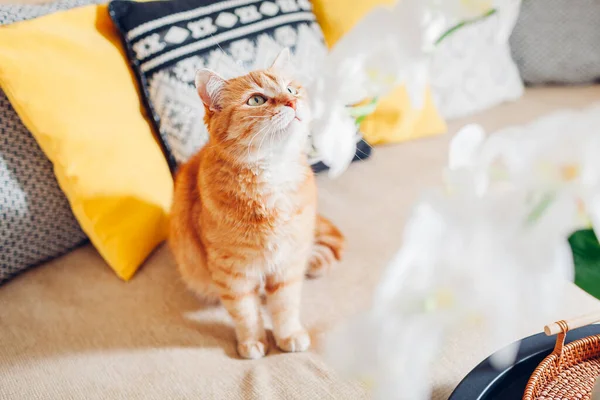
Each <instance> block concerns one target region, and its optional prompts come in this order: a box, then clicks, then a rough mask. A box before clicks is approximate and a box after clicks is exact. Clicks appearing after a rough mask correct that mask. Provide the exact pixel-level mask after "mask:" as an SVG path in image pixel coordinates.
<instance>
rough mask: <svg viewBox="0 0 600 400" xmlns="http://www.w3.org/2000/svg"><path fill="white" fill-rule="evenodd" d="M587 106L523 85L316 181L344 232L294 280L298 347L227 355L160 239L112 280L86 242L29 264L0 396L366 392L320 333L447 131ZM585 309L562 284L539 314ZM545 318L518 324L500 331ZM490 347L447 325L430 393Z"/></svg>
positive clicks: (5, 314)
mask: <svg viewBox="0 0 600 400" xmlns="http://www.w3.org/2000/svg"><path fill="white" fill-rule="evenodd" d="M599 100H600V86H582V87H546V88H529V89H527V90H526V92H525V95H524V96H523V97H522V98H521V99H520V100H518V101H516V102H512V103H506V104H503V105H501V106H498V107H495V108H493V109H490V110H488V111H485V112H482V113H480V114H478V115H475V116H473V117H469V118H463V119H460V120H454V121H452V122H451V123H450V124H449V132H448V134H446V135H442V136H438V137H435V138H429V139H423V140H418V141H413V142H408V143H405V144H401V145H390V146H382V147H378V148H377V151H376V152H374V154H373V156H372V158H371V159H370V160H368V161H365V162H363V163H355V164H353V165H352V166H351V167H350V169H349V170H348V171H347V172H346V173H345V174H344V175H342V176H341V177H340V178H338V179H335V180H330V179H329V178H328V177H327V176H319V177H318V186H319V207H320V209H321V212H322V213H323V214H324V215H326V216H327V217H329V218H331V219H332V220H333V221H335V222H336V223H337V224H339V226H340V227H341V229H342V230H343V232H344V233H345V234H346V236H347V239H348V250H347V253H346V254H345V258H344V260H343V262H342V263H341V264H340V265H339V266H338V267H337V268H336V269H335V270H334V271H332V272H331V273H330V274H329V275H327V276H325V277H323V278H321V279H317V280H310V281H307V282H306V284H305V286H304V292H303V304H302V319H303V320H304V322H305V324H306V326H307V327H308V329H309V331H310V334H311V337H312V343H313V344H312V346H311V348H310V350H309V351H308V352H306V353H299V354H285V353H281V352H279V351H277V350H275V349H272V350H271V351H270V353H269V354H268V355H267V357H265V358H263V359H260V360H255V361H248V360H241V359H240V358H239V357H238V356H237V354H236V350H235V335H234V332H233V328H232V325H231V322H230V320H229V317H228V316H227V315H226V313H225V311H224V310H223V309H222V308H220V307H203V306H202V305H201V304H200V302H199V301H198V300H197V299H196V298H195V297H194V295H193V294H192V293H190V292H189V291H188V290H187V289H186V288H185V286H184V284H183V283H182V282H181V280H180V278H179V276H178V274H177V272H176V268H175V265H174V261H173V258H172V256H171V254H170V252H169V249H168V247H167V246H166V245H162V246H161V247H159V248H158V249H157V250H156V251H155V252H154V253H153V254H152V255H151V257H150V258H149V259H148V260H147V261H146V263H145V265H144V266H143V267H142V269H141V270H140V271H139V272H138V273H137V274H136V276H135V277H134V278H133V279H132V280H131V281H130V282H123V281H121V280H119V279H117V278H116V277H115V276H114V273H113V272H112V271H111V270H110V269H109V268H108V267H107V265H106V264H105V263H104V261H103V260H102V258H101V257H100V256H99V254H98V253H97V252H96V251H95V250H94V248H93V247H91V246H90V245H85V246H83V247H80V248H78V249H76V250H75V251H73V252H71V253H70V254H67V255H65V256H63V257H61V258H58V259H55V260H53V261H51V262H48V263H46V264H43V265H40V266H39V267H37V268H34V269H32V270H30V271H28V272H26V273H24V274H22V275H20V276H18V277H16V278H15V279H13V280H12V281H10V282H8V283H7V284H5V285H4V286H3V287H2V288H1V289H0V399H2V400H4V399H7V400H8V399H88V400H89V399H127V400H134V399H144V400H149V399H160V400H165V399H192V398H194V399H203V400H205V399H366V398H369V391H368V388H367V387H365V386H363V384H361V383H360V382H357V381H353V380H349V379H347V378H346V377H343V376H340V375H339V374H338V373H337V372H336V371H334V370H332V369H331V368H330V367H329V366H328V364H327V361H326V359H325V358H324V357H323V356H322V354H323V349H324V343H325V338H326V337H327V334H328V332H330V331H331V330H332V329H334V328H336V327H338V326H340V325H341V324H343V323H344V322H345V321H347V320H348V319H349V318H351V317H352V316H353V315H355V314H357V313H359V312H360V311H362V310H365V309H366V308H368V307H369V303H370V300H371V294H372V292H373V289H374V287H375V285H377V283H378V280H379V277H380V272H381V271H382V269H383V268H384V267H385V266H386V263H387V262H388V261H389V260H390V259H391V257H392V256H393V255H394V253H395V252H396V251H397V250H398V249H399V247H400V245H401V242H402V231H403V224H404V221H405V219H406V218H407V216H408V214H409V212H410V211H411V205H412V204H413V202H414V201H415V200H416V199H417V197H418V195H419V193H420V192H421V191H422V190H423V189H424V188H427V187H429V186H432V185H436V184H439V183H440V179H441V168H442V167H443V166H444V165H445V162H446V154H447V149H448V143H449V140H450V138H451V137H452V134H453V133H454V132H456V131H457V129H458V128H460V127H461V126H463V125H464V124H466V123H470V122H476V123H480V124H482V126H483V127H485V129H486V130H487V131H494V130H497V129H499V128H502V127H505V126H510V125H515V124H524V123H527V122H528V121H531V120H533V119H535V118H536V117H538V116H541V115H543V114H546V113H549V112H552V111H554V110H558V109H562V108H575V109H577V108H583V107H585V106H587V105H589V104H591V103H593V102H596V101H599ZM598 308H600V303H599V302H598V301H597V300H595V299H593V298H592V297H591V296H589V295H587V294H586V293H584V292H583V291H582V290H580V289H578V288H577V287H575V286H574V285H573V284H571V283H568V282H565V285H564V292H563V301H562V303H561V305H560V307H558V308H557V309H556V310H554V311H553V316H552V318H553V319H563V318H569V317H574V316H577V315H579V314H583V313H586V312H589V311H591V310H597V309H598ZM548 322H551V321H548V320H541V319H538V320H535V319H534V320H531V321H529V322H528V323H527V324H526V325H523V326H520V327H519V329H518V334H517V335H515V337H514V339H515V340H517V339H519V338H522V337H525V336H528V335H531V334H534V333H537V332H540V331H541V330H542V327H543V325H544V324H546V323H548ZM502 345H503V344H499V343H493V342H492V341H491V340H490V339H489V338H488V335H487V333H486V331H485V330H484V329H483V327H482V326H480V325H478V324H477V323H475V322H474V323H473V324H472V325H469V326H464V327H462V328H461V329H460V330H457V331H453V332H452V333H451V335H450V337H449V339H448V340H447V342H446V343H445V345H444V348H443V351H442V352H441V354H439V357H438V360H437V362H436V364H435V366H434V368H433V371H432V377H431V385H432V387H433V396H432V398H433V399H447V398H448V397H449V395H450V393H451V392H452V391H453V389H454V388H455V387H456V385H457V384H458V383H459V382H460V380H461V379H462V378H463V377H464V376H465V375H466V374H467V373H468V372H469V371H470V370H471V369H472V368H473V367H474V366H476V365H477V364H478V363H479V362H480V361H481V360H483V359H484V358H486V357H487V356H488V355H489V354H491V353H492V352H494V351H496V350H497V349H498V348H499V347H501V346H502ZM348 351H352V349H348Z"/></svg>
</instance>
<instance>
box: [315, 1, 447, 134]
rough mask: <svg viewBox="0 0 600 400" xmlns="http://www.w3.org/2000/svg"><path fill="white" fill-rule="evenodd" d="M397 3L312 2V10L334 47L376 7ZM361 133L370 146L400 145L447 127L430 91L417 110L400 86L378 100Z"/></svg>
mask: <svg viewBox="0 0 600 400" xmlns="http://www.w3.org/2000/svg"><path fill="white" fill-rule="evenodd" d="M396 1H397V0H313V6H314V13H315V15H316V16H317V21H318V22H319V24H320V25H321V28H323V34H324V36H325V41H326V42H327V45H328V46H329V47H333V45H334V44H335V43H336V42H337V41H338V40H339V39H340V38H341V37H342V36H343V35H344V34H345V33H346V32H348V31H349V30H350V29H352V27H353V26H354V25H355V24H356V23H357V22H358V21H359V20H360V19H361V18H362V17H363V16H365V14H367V13H368V12H369V11H371V9H373V7H375V6H377V5H383V4H388V5H392V4H394V3H395V2H396ZM400 1H401V0H400ZM361 131H362V133H363V135H364V137H365V139H366V140H367V142H369V143H371V144H380V143H397V142H402V141H405V140H410V139H416V138H422V137H426V136H432V135H437V134H441V133H444V132H446V123H445V122H444V119H443V118H442V117H441V116H440V114H439V113H438V111H437V109H436V107H435V105H434V104H433V100H432V97H431V93H430V92H429V91H428V92H427V96H426V97H425V104H424V106H423V109H421V110H418V109H414V108H413V107H412V106H411V105H410V101H409V98H408V94H407V92H406V89H405V88H404V86H399V87H397V88H396V89H395V90H393V91H392V93H390V94H388V95H387V96H386V97H384V98H382V99H380V100H379V102H378V104H377V109H376V110H375V112H374V113H373V114H371V115H369V116H368V117H367V118H365V119H364V120H363V122H362V124H361Z"/></svg>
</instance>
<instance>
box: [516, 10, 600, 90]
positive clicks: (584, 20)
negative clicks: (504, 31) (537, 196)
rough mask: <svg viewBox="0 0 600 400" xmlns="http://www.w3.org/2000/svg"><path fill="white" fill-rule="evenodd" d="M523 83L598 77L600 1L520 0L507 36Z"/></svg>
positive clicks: (578, 80) (580, 81)
mask: <svg viewBox="0 0 600 400" xmlns="http://www.w3.org/2000/svg"><path fill="white" fill-rule="evenodd" d="M510 45H511V48H512V54H513V58H514V60H515V62H516V63H517V66H518V68H519V71H520V73H521V76H522V77H523V80H524V81H525V82H526V83H530V84H542V83H567V84H577V83H590V82H594V81H597V80H598V79H600V1H599V0H524V1H523V4H522V6H521V14H520V15H519V20H518V22H517V25H516V27H515V29H514V31H513V34H512V37H511V39H510Z"/></svg>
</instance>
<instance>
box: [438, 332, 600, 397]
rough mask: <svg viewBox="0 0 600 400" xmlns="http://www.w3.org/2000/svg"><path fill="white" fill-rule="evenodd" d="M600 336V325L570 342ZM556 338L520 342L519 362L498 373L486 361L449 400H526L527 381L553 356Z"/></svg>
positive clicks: (571, 336)
mask: <svg viewBox="0 0 600 400" xmlns="http://www.w3.org/2000/svg"><path fill="white" fill-rule="evenodd" d="M598 334H600V325H590V326H585V327H583V328H579V329H575V330H573V331H570V332H569V334H568V335H567V342H572V341H574V340H577V339H581V338H584V337H586V336H592V335H598ZM555 342H556V336H550V337H548V336H546V335H545V334H543V333H539V334H537V335H533V336H530V337H528V338H525V339H523V340H522V341H521V346H520V348H519V353H518V355H517V361H516V363H515V364H514V365H512V366H510V367H508V368H506V369H504V370H497V369H495V368H493V367H492V366H491V364H490V358H489V357H488V358H486V359H485V360H483V361H482V362H481V364H479V365H478V366H477V367H475V369H473V371H471V372H469V374H468V375H467V376H466V377H465V378H464V379H463V380H462V382H460V384H459V385H458V386H457V387H456V389H455V390H454V392H452V394H451V395H450V399H449V400H518V399H521V398H522V397H523V392H525V386H527V381H529V377H530V376H531V374H532V373H533V371H534V370H535V369H536V368H537V366H538V365H539V364H540V363H541V362H542V360H543V359H544V358H545V357H546V356H547V355H548V354H550V353H551V352H552V350H553V349H554V343H555Z"/></svg>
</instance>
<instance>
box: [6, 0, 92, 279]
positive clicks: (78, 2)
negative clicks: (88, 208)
mask: <svg viewBox="0 0 600 400" xmlns="http://www.w3.org/2000/svg"><path fill="white" fill-rule="evenodd" d="M102 2H103V1H102V0H61V1H57V2H54V3H47V4H39V5H6V4H0V25H7V24H11V23H13V22H19V21H24V20H28V19H33V18H36V17H40V16H42V15H46V14H51V13H53V12H57V11H61V10H67V9H70V8H74V7H78V6H84V5H88V4H95V3H102ZM85 240H86V236H85V234H84V233H83V232H82V231H81V229H80V228H79V224H78V223H77V221H76V220H75V217H74V216H73V213H72V212H71V208H70V207H69V202H68V201H67V198H66V197H65V195H64V194H63V192H62V191H61V190H60V188H59V187H58V182H57V181H56V178H55V176H54V172H53V169H52V163H51V162H50V161H49V160H48V159H47V158H46V156H45V155H44V153H43V152H42V150H41V149H40V147H39V146H38V144H37V142H36V141H35V139H34V138H33V136H32V135H31V133H30V132H29V131H28V130H27V128H26V127H25V125H23V123H22V122H21V120H20V119H19V116H18V115H17V113H16V112H15V110H14V109H13V107H12V106H11V105H10V102H9V101H8V98H7V97H6V95H5V94H4V92H2V90H0V285H1V284H2V283H4V282H6V281H8V280H9V279H10V278H11V277H13V276H15V275H16V274H18V273H20V272H22V271H24V270H26V269H27V268H29V267H31V266H33V265H36V264H39V263H41V262H42V261H45V260H48V259H51V258H54V257H57V256H59V255H61V254H63V253H66V252H67V251H69V250H71V249H73V248H74V247H76V246H78V245H79V244H81V243H82V242H84V241H85Z"/></svg>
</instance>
